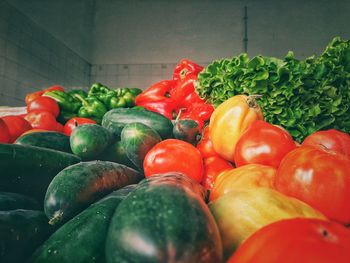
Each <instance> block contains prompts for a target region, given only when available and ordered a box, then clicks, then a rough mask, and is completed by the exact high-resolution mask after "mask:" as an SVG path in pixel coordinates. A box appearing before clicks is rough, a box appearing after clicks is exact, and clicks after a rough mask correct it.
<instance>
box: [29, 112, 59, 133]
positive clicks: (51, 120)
mask: <svg viewBox="0 0 350 263" xmlns="http://www.w3.org/2000/svg"><path fill="white" fill-rule="evenodd" d="M25 119H26V120H27V121H29V122H30V124H31V125H32V127H33V128H34V129H43V130H48V131H59V130H58V129H61V130H62V128H61V127H59V126H58V122H57V121H56V118H55V116H54V115H53V114H52V113H51V112H48V111H31V112H29V113H28V114H27V115H26V117H25Z"/></svg>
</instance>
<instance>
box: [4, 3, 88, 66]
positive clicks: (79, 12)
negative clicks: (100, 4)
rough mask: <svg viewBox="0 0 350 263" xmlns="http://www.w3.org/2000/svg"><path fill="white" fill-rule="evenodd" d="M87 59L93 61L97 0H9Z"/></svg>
mask: <svg viewBox="0 0 350 263" xmlns="http://www.w3.org/2000/svg"><path fill="white" fill-rule="evenodd" d="M7 1H8V2H9V3H10V4H11V5H13V6H14V7H16V9H18V10H19V11H21V12H22V13H24V14H25V15H26V16H27V17H28V18H29V19H31V20H32V21H33V22H34V23H36V24H37V25H40V27H42V28H43V29H44V30H46V31H47V32H49V33H50V34H52V35H53V36H55V37H56V38H57V39H58V40H59V41H60V42H62V43H63V44H64V45H66V46H68V47H69V48H70V49H72V50H73V51H74V52H75V53H77V54H78V55H79V56H81V57H82V58H84V59H85V60H87V61H90V60H91V54H92V53H91V49H92V43H93V42H92V38H91V32H92V27H93V23H94V20H93V18H94V10H95V9H94V6H95V0H7Z"/></svg>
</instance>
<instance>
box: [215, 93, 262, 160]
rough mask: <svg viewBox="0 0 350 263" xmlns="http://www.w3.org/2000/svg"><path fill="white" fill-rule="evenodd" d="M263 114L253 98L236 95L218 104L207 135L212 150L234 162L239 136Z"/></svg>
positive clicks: (260, 118)
mask: <svg viewBox="0 0 350 263" xmlns="http://www.w3.org/2000/svg"><path fill="white" fill-rule="evenodd" d="M262 119H263V114H262V111H261V109H260V107H259V105H258V104H257V103H256V101H255V99H254V96H246V95H236V96H233V97H231V98H230V99H228V100H226V101H225V102H223V103H222V104H220V105H219V106H218V107H217V108H216V109H215V110H214V112H213V114H212V116H211V118H210V123H209V134H210V138H211V140H212V142H213V147H214V150H215V151H216V152H217V153H218V154H219V155H220V156H221V157H223V158H225V159H226V160H228V161H231V162H234V158H233V155H234V152H235V147H236V144H237V141H238V139H239V137H240V136H241V134H242V133H243V132H244V131H245V130H246V129H247V128H248V126H249V125H250V124H251V123H252V122H254V121H255V120H262Z"/></svg>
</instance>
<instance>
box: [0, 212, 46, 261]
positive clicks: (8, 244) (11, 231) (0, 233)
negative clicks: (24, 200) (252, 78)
mask: <svg viewBox="0 0 350 263" xmlns="http://www.w3.org/2000/svg"><path fill="white" fill-rule="evenodd" d="M51 231H52V229H51V227H50V226H49V224H48V223H47V217H46V215H45V214H44V212H42V211H35V210H24V209H17V210H11V211H0V262H3V263H6V262H9V263H16V262H18V263H23V262H25V261H26V260H27V259H28V257H29V256H30V255H31V254H32V253H33V252H34V251H35V249H36V248H37V247H38V246H40V245H41V244H42V243H43V242H44V241H45V240H46V239H47V238H48V237H49V235H50V233H51Z"/></svg>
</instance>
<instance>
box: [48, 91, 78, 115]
mask: <svg viewBox="0 0 350 263" xmlns="http://www.w3.org/2000/svg"><path fill="white" fill-rule="evenodd" d="M43 96H45V97H49V98H52V99H54V100H55V101H57V103H58V105H59V106H60V109H61V110H63V111H66V112H71V113H76V112H78V110H79V108H80V107H81V102H80V101H79V100H77V99H75V98H74V97H72V96H71V95H69V94H68V93H65V92H64V91H60V90H53V91H47V92H45V93H44V94H43Z"/></svg>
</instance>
